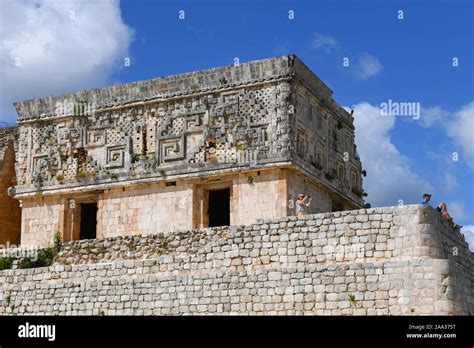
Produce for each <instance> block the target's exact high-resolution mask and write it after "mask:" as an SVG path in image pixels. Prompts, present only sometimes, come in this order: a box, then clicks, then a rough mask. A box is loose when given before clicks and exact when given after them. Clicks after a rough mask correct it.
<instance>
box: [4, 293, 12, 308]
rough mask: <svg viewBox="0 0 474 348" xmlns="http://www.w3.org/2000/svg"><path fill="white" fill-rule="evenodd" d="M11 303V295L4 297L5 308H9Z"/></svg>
mask: <svg viewBox="0 0 474 348" xmlns="http://www.w3.org/2000/svg"><path fill="white" fill-rule="evenodd" d="M11 302H12V297H11V295H7V296H5V305H6V307H9V306H10V303H11Z"/></svg>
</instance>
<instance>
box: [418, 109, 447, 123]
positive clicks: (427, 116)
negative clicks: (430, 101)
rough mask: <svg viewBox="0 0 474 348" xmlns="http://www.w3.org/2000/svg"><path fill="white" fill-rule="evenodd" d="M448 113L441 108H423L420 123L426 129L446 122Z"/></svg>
mask: <svg viewBox="0 0 474 348" xmlns="http://www.w3.org/2000/svg"><path fill="white" fill-rule="evenodd" d="M448 114H449V113H448V112H447V111H446V110H444V109H443V108H441V107H439V106H434V107H430V108H426V109H425V108H421V114H420V121H421V125H422V126H424V127H431V126H432V125H434V124H436V123H438V122H444V121H445V120H446V118H447V116H448Z"/></svg>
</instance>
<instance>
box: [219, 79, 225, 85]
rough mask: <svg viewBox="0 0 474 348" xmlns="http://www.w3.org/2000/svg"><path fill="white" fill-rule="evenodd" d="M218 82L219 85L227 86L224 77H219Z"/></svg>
mask: <svg viewBox="0 0 474 348" xmlns="http://www.w3.org/2000/svg"><path fill="white" fill-rule="evenodd" d="M219 82H220V83H221V85H226V84H227V80H226V78H225V77H221V78H220V79H219Z"/></svg>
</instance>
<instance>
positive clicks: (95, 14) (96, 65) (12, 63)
mask: <svg viewBox="0 0 474 348" xmlns="http://www.w3.org/2000/svg"><path fill="white" fill-rule="evenodd" d="M1 6H2V9H1V11H0V36H1V37H2V40H3V44H2V45H1V46H0V80H1V81H2V83H1V86H0V119H1V120H8V121H9V122H13V121H14V120H15V118H16V113H15V112H14V108H13V106H12V105H11V104H12V102H14V101H17V100H22V99H30V98H35V97H41V96H47V95H52V94H60V93H64V92H68V91H74V90H78V89H83V88H91V87H96V86H100V85H104V84H106V83H107V82H108V80H109V78H110V76H111V74H112V72H113V70H114V68H116V67H118V66H119V65H120V63H122V66H123V61H124V58H125V57H126V56H128V49H129V45H130V42H131V40H132V36H133V32H132V30H131V29H130V28H129V27H128V26H127V25H126V24H125V23H124V22H123V20H122V18H121V13H120V4H119V2H118V1H115V0H101V1H81V0H62V1H57V0H44V1H26V0H18V1H2V4H1Z"/></svg>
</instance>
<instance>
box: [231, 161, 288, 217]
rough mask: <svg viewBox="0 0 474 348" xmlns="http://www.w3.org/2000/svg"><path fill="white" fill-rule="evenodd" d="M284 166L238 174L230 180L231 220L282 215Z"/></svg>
mask: <svg viewBox="0 0 474 348" xmlns="http://www.w3.org/2000/svg"><path fill="white" fill-rule="evenodd" d="M289 175H290V174H288V173H287V171H285V170H272V171H261V172H258V173H257V172H253V173H248V174H239V175H238V176H237V177H236V178H235V180H234V181H233V189H232V200H231V209H232V213H231V224H233V225H244V224H251V223H254V222H255V221H257V220H258V219H260V218H262V219H266V218H272V217H281V216H286V215H287V211H286V205H287V202H286V200H285V197H286V192H287V177H288V176H289Z"/></svg>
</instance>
